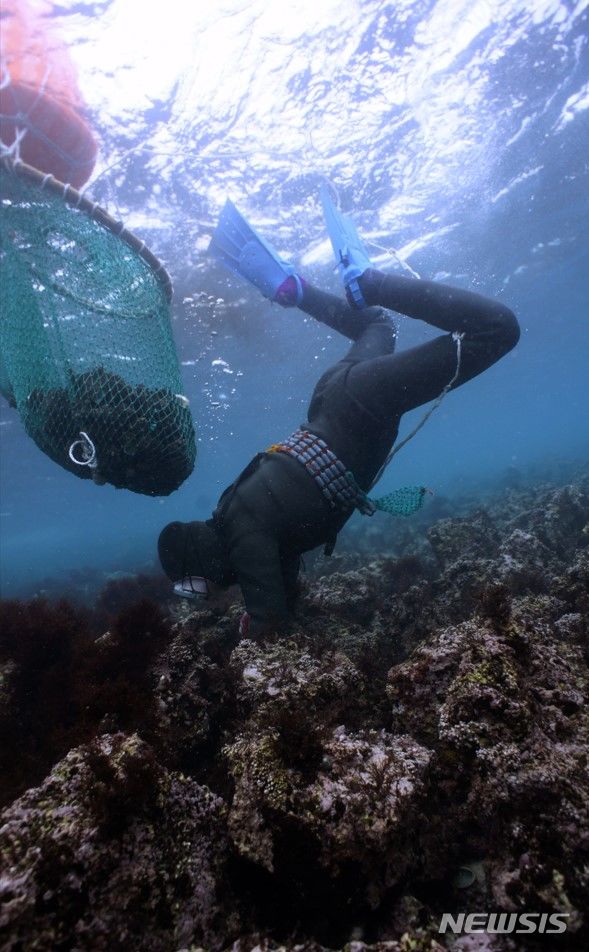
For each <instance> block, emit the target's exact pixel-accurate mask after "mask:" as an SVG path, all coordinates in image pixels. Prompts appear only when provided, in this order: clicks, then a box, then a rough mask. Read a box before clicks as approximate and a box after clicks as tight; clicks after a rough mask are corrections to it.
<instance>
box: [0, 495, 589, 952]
mask: <svg viewBox="0 0 589 952" xmlns="http://www.w3.org/2000/svg"><path fill="white" fill-rule="evenodd" d="M588 486H589V484H588V483H587V480H586V479H585V480H584V481H583V480H580V481H579V483H578V484H570V485H568V486H566V487H560V488H559V487H554V486H549V487H546V486H545V485H544V486H542V487H540V488H539V489H535V488H534V487H530V486H524V485H521V486H519V485H512V486H510V488H509V489H508V490H503V491H502V493H500V494H497V495H495V496H491V495H490V496H489V498H488V499H487V500H486V502H485V508H484V510H482V509H481V503H480V499H479V500H478V502H477V509H476V510H474V511H473V512H472V513H469V512H467V511H466V509H465V507H464V506H461V507H458V506H456V507H455V508H454V510H453V511H451V512H450V513H448V512H447V510H446V509H445V510H444V513H443V514H444V519H443V520H442V521H438V522H434V523H432V524H431V525H430V527H429V532H428V536H429V540H430V541H429V542H427V541H426V539H425V538H424V534H425V527H426V525H427V523H426V521H425V516H424V517H423V519H424V521H422V522H421V523H419V522H415V523H412V524H411V525H410V526H409V525H407V526H405V524H403V532H402V537H403V542H402V545H403V549H404V552H405V554H404V555H400V553H399V551H398V547H397V548H395V546H394V545H392V544H391V546H390V548H388V549H387V548H385V545H384V542H383V550H382V552H381V553H380V554H379V556H378V557H377V555H376V554H375V553H374V552H373V551H371V553H370V556H369V557H365V558H364V559H362V558H361V557H359V555H358V553H356V554H355V555H354V554H353V553H346V554H344V555H339V556H338V557H337V558H336V559H334V567H335V570H334V571H331V570H330V568H329V566H328V565H326V564H323V563H321V561H318V562H316V563H315V567H314V569H312V570H311V571H309V573H308V575H307V577H306V579H305V581H304V586H303V594H302V597H301V598H300V600H299V604H298V606H297V613H296V617H295V620H294V623H293V625H292V626H291V627H290V628H289V630H288V632H286V631H285V632H284V633H283V635H282V637H281V636H280V632H279V633H277V637H276V638H275V639H273V640H272V641H270V640H269V641H268V642H266V643H264V642H253V641H249V640H243V641H239V636H238V620H239V616H240V613H241V611H242V607H241V606H240V604H239V600H238V598H237V597H236V594H235V593H232V594H231V595H230V597H228V600H227V601H226V602H225V603H223V604H222V605H220V604H219V605H216V606H215V605H213V603H212V602H211V603H207V605H206V607H203V606H198V607H197V608H196V609H195V608H194V606H192V605H189V604H187V603H176V605H175V606H174V607H173V608H171V609H170V616H171V617H170V618H169V619H166V620H165V624H164V622H163V621H162V619H161V617H160V616H158V613H157V609H156V608H155V606H151V608H148V607H147V606H145V605H144V607H143V608H137V609H136V610H134V609H133V608H132V606H128V605H127V604H126V599H125V611H124V613H123V615H122V616H121V617H120V618H119V619H118V620H117V621H116V622H113V624H112V625H111V624H110V622H109V633H108V635H104V636H103V637H102V638H99V639H98V641H94V640H92V637H91V635H88V642H87V645H86V653H87V657H88V661H87V662H86V663H85V664H84V665H79V664H78V662H77V660H76V659H77V657H78V655H77V654H75V655H74V657H73V661H74V663H73V665H72V664H70V661H69V660H68V658H69V656H68V655H67V653H66V655H65V656H64V662H63V665H62V666H61V667H60V668H59V682H60V683H61V684H66V685H67V684H69V683H70V682H68V681H65V680H64V678H63V676H62V669H63V671H65V672H66V673H68V672H69V673H70V674H71V679H70V680H71V682H72V683H76V684H78V682H79V680H80V679H83V678H85V677H86V678H88V680H89V681H93V682H94V687H92V689H90V686H89V685H83V686H79V684H78V687H77V688H76V691H75V692H74V693H73V694H72V693H71V690H70V688H68V691H69V692H70V693H68V691H66V692H65V694H64V698H65V700H64V703H67V704H68V705H69V704H70V703H71V700H70V699H71V698H73V699H74V700H76V699H77V698H80V699H81V698H83V699H84V704H87V697H88V696H90V698H91V699H92V698H93V699H94V700H93V701H92V705H93V707H92V711H93V712H94V715H95V716H94V715H93V717H91V718H90V719H89V720H87V722H86V727H87V729H90V728H92V729H93V730H94V732H96V731H97V730H99V728H100V724H101V723H103V721H102V720H101V719H99V717H98V715H99V713H100V718H103V717H104V716H106V715H108V716H110V717H111V718H112V717H115V718H117V719H118V720H117V721H116V723H117V729H122V730H125V731H126V734H117V735H115V736H114V737H107V738H105V737H102V736H99V737H98V738H97V740H95V741H94V742H93V743H91V744H89V745H88V746H84V747H80V746H77V749H76V750H74V751H72V752H71V754H69V755H68V757H66V758H65V760H61V762H60V763H59V764H58V765H57V767H55V768H54V769H53V771H52V772H51V773H50V774H49V776H48V777H47V779H46V780H45V782H44V783H43V784H42V785H41V786H40V787H39V788H37V789H32V790H29V792H28V793H27V794H25V795H24V796H23V797H21V799H20V800H17V801H16V803H14V804H13V806H12V807H10V808H8V809H7V810H6V811H5V815H4V817H5V822H7V821H8V822H7V826H5V828H4V833H3V835H4V836H5V837H8V839H5V842H7V844H8V848H9V850H10V853H9V856H10V857H11V859H10V872H9V881H8V880H7V881H6V882H9V885H10V892H6V893H5V894H4V895H5V900H6V910H8V912H6V911H5V913H4V914H5V915H8V919H5V920H4V921H5V922H6V923H7V924H8V926H9V929H10V933H9V934H10V935H12V936H14V939H13V940H12V941H13V945H12V946H9V948H13V949H14V952H16V948H17V947H19V946H18V943H20V947H21V948H25V947H29V946H30V947H35V943H36V947H39V948H43V942H45V947H48V948H53V947H59V942H60V941H62V947H65V946H66V944H67V942H68V941H70V939H71V937H73V939H72V942H75V943H77V944H76V946H75V947H76V948H80V949H85V948H92V949H95V948H96V949H98V950H100V949H101V948H105V949H106V947H107V945H109V944H110V946H112V947H114V948H116V947H117V942H118V941H119V937H121V936H123V934H124V935H125V939H124V940H123V939H120V944H121V945H122V944H125V943H126V946H127V947H129V948H131V947H136V948H141V949H143V948H146V949H147V950H148V952H151V950H152V949H153V952H160V950H161V952H179V950H180V949H192V950H194V952H196V950H197V949H207V950H208V949H211V950H217V949H219V950H220V949H223V950H224V952H229V950H232V952H254V950H256V952H257V950H264V952H279V950H284V952H294V950H295V949H297V950H301V952H327V950H342V952H343V950H345V952H409V950H411V952H437V950H442V949H443V950H445V949H452V950H453V952H456V950H463V952H466V950H471V949H479V950H480V949H489V950H491V952H520V950H524V952H527V950H530V952H537V950H538V949H540V948H542V947H547V946H546V944H544V946H543V945H542V941H541V940H542V939H544V938H545V937H543V936H533V935H531V936H525V935H518V936H517V937H512V938H510V937H508V936H505V935H491V934H478V935H472V936H468V935H462V936H460V937H458V936H457V937H452V939H451V940H450V939H449V937H448V936H441V935H439V933H438V926H439V922H440V918H441V915H442V913H443V912H453V913H454V914H457V913H459V912H461V911H464V912H485V911H487V912H491V911H497V910H504V911H506V912H511V911H514V912H524V911H527V912H546V913H548V914H549V913H551V912H564V913H566V914H567V915H568V917H569V918H568V919H567V933H566V934H565V935H563V936H558V937H557V939H558V949H559V950H561V952H565V950H566V952H577V950H579V952H580V950H584V949H585V948H587V947H588V945H589V923H588V921H587V916H586V908H587V896H588V895H589V874H588V872H587V871H588V870H589V797H588V796H587V791H588V790H589V777H588V760H589V756H588V754H589V726H588V722H587V715H586V711H587V709H588V702H589V669H588V661H589V649H588V644H587V637H588V634H589V546H588V538H589V536H588V534H587V533H586V532H584V527H585V526H586V525H587V522H588V514H587V499H588V496H587V490H588ZM448 515H451V518H447V516H448ZM420 518H421V517H420ZM387 531H388V530H387ZM386 535H387V532H385V531H383V534H382V538H383V539H385V537H386ZM393 535H394V533H393V534H391V533H390V531H388V538H389V539H392V536H393ZM420 536H421V538H420ZM428 547H429V555H428V554H427V552H426V549H427V548H428ZM125 588H126V589H128V586H127V585H125ZM138 594H139V593H138ZM107 595H108V598H107V599H103V600H102V602H101V605H102V606H103V607H104V604H105V601H109V600H110V599H111V598H112V596H114V595H117V591H115V589H114V588H112V587H111V589H110V590H109V592H108V593H107ZM164 603H165V592H163V599H162V603H161V604H164ZM115 605H116V607H117V608H119V607H122V606H121V604H120V602H119V601H118V600H115ZM61 611H63V610H61ZM29 612H30V614H31V619H32V620H34V617H36V616H37V615H39V613H41V614H40V617H42V620H43V624H44V625H45V627H46V628H47V635H48V636H49V635H51V632H52V631H53V629H54V628H55V626H56V624H57V622H58V621H59V620H60V618H61V615H59V616H57V615H54V614H51V613H48V612H47V610H46V608H42V609H39V608H36V609H30V610H29ZM25 616H26V613H25V615H21V616H18V617H17V618H16V621H15V623H14V625H13V629H14V632H13V634H14V637H11V639H9V641H10V644H8V643H7V644H8V647H9V648H10V651H9V652H8V654H6V656H3V657H1V658H0V662H2V664H3V667H2V671H3V672H4V673H5V678H4V679H3V681H2V682H0V686H2V691H3V693H2V694H0V725H2V724H3V731H4V733H3V736H4V737H9V736H10V726H11V723H12V724H13V725H16V724H17V714H18V712H17V709H16V708H15V706H14V693H13V691H14V688H15V685H17V681H15V677H21V676H22V677H21V681H22V684H24V685H26V684H28V683H29V682H30V679H31V677H32V674H31V671H37V672H38V671H39V666H38V665H37V668H35V664H36V659H37V655H36V652H35V650H34V639H33V635H34V634H35V633H36V632H37V630H38V629H39V627H40V626H39V625H37V626H36V627H35V628H34V631H33V628H32V627H31V631H30V632H29V634H27V637H26V639H24V640H23V639H22V638H18V637H17V635H18V631H19V625H20V628H21V629H22V626H23V618H25ZM100 617H101V618H103V619H104V617H105V616H104V613H102V614H101V615H100ZM158 619H159V620H158ZM17 623H18V624H17ZM27 624H29V623H27ZM31 624H32V621H31ZM60 624H61V621H60ZM64 624H65V622H64ZM76 624H78V622H76ZM88 624H89V626H90V630H92V629H93V624H92V622H91V620H90V621H89V623H88ZM27 631H28V629H27ZM134 633H135V635H136V638H134V637H133V634H134ZM150 633H151V634H150ZM72 637H74V640H75V637H76V635H75V633H74V635H73V636H72ZM52 639H53V636H52V635H51V638H49V641H48V640H47V638H46V640H45V644H47V643H51V641H52ZM18 645H20V646H21V647H20V648H19V651H20V654H19V656H18V659H17V660H16V661H14V660H12V659H13V657H14V658H16V655H15V654H14V650H13V648H14V646H18ZM25 648H26V651H25V653H24V654H23V651H24V649H25ZM41 657H42V656H41ZM49 660H50V661H51V658H50V659H49ZM58 660H59V657H58ZM89 662H91V663H89ZM60 663H61V662H60ZM25 669H26V670H25ZM29 669H31V670H30V671H29ZM70 669H71V670H70ZM49 670H50V671H52V670H53V669H52V668H51V667H50V668H49ZM119 670H122V671H123V672H124V676H125V677H124V682H121V683H124V697H123V698H122V699H121V696H120V694H121V692H120V691H117V690H116V682H115V681H114V680H113V678H115V675H116V672H117V671H119ZM27 672H28V673H27ZM44 672H45V668H44V667H43V668H42V670H41V675H42V678H43V679H44V678H45V677H46V675H45V673H44ZM96 673H98V674H99V675H100V677H99V679H98V681H97V679H96V676H95V675H96ZM35 676H36V677H37V675H35ZM68 676H69V675H68ZM110 681H112V685H113V690H112V691H111V692H110V693H109V691H108V690H107V687H108V682H110ZM40 683H41V682H40ZM50 683H51V685H53V689H54V687H55V685H54V679H53V676H52V679H51V682H50ZM44 685H45V680H43V681H42V685H41V689H40V690H39V692H38V694H43V695H44V692H45V690H46V688H45V687H44ZM97 685H98V693H97ZM47 696H49V695H47ZM125 698H126V699H127V700H125ZM138 698H141V704H142V706H141V707H140V706H139V705H138V703H137V699H138ZM25 700H26V693H22V692H21V693H20V694H19V705H20V708H19V709H21V708H22V705H23V704H24V703H25ZM38 700H39V697H37V698H36V699H35V698H31V703H32V702H33V701H35V704H37V702H38ZM123 702H124V703H123ZM131 702H132V703H131ZM79 709H80V710H84V709H85V708H82V707H80V708H79ZM51 710H52V711H53V708H52V709H51ZM56 710H59V709H57V708H56ZM75 710H76V711H77V710H78V708H75ZM35 712H37V708H36V707H35V709H34V711H33V713H35ZM25 713H27V712H26V711H25ZM19 716H20V715H19ZM28 716H29V720H30V717H31V712H30V711H29V712H28ZM53 716H54V715H53V713H52V714H51V715H50V718H49V719H51V717H53ZM31 723H34V724H35V725H38V724H40V718H39V717H38V716H37V713H35V717H34V719H33V720H32V721H31ZM59 730H60V726H59V723H58V724H57V726H53V727H52V728H51V731H52V734H51V736H52V737H53V733H56V734H58V733H59ZM135 730H137V731H139V732H140V734H141V736H142V737H144V738H146V739H148V740H149V746H147V744H146V743H144V742H143V741H140V740H139V739H138V737H136V736H135V735H133V736H131V737H130V736H129V734H130V733H131V731H135ZM19 736H20V735H19ZM40 736H42V734H41V735H40ZM78 744H79V741H77V742H76V745H78ZM57 749H58V748H56V747H51V748H50V749H49V750H50V752H49V753H48V754H47V755H46V757H47V758H49V757H50V756H51V751H55V750H57ZM13 751H14V754H15V755H16V754H17V753H18V752H17V750H16V748H13ZM117 751H119V753H117ZM26 753H27V756H28V755H29V749H28V748H26ZM61 756H62V754H61V753H60V754H59V757H61ZM55 759H58V758H55ZM121 762H124V764H125V765H132V764H135V766H134V767H133V766H129V767H127V766H125V767H124V769H123V768H121V767H120V764H121ZM43 763H45V761H43ZM47 769H50V768H49V767H48V768H47ZM179 770H181V771H182V773H179V772H178V771H179ZM126 774H129V775H130V776H128V778H127V779H124V777H123V775H126ZM210 791H214V792H210ZM164 794H165V795H164ZM191 863H192V865H191ZM199 870H200V872H199ZM178 871H179V872H178ZM5 888H6V889H8V886H6V883H5ZM197 897H198V900H197ZM27 917H28V918H27ZM141 929H143V932H141V931H140V930H141ZM68 930H69V931H68ZM101 930H102V931H101ZM125 930H127V932H125ZM107 933H108V936H109V941H107ZM65 936H67V937H68V938H63V937H65ZM60 937H61V939H60ZM88 937H89V938H88ZM138 937H139V938H138ZM145 937H147V938H145ZM554 947H556V943H554Z"/></svg>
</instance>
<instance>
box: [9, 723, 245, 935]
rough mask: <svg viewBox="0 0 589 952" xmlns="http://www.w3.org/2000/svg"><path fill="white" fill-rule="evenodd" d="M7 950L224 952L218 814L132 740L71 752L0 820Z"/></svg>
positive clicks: (229, 920) (229, 924) (226, 921)
mask: <svg viewBox="0 0 589 952" xmlns="http://www.w3.org/2000/svg"><path fill="white" fill-rule="evenodd" d="M0 844H1V846H0V849H1V852H2V856H3V873H2V878H1V880H0V901H1V907H2V912H1V918H0V926H1V928H2V930H3V935H4V941H3V948H4V949H6V950H16V949H23V948H38V949H57V948H74V947H75V948H80V949H93V950H101V949H104V950H108V949H112V948H124V947H126V948H137V949H138V948H141V949H145V950H158V952H159V950H164V949H170V948H180V947H183V946H188V945H190V944H194V945H205V946H206V947H207V948H219V947H221V946H222V945H223V943H224V942H225V941H227V939H228V938H229V937H230V935H231V931H232V928H234V927H235V925H236V920H235V916H234V914H232V913H231V912H230V910H229V909H226V910H224V911H223V912H222V910H221V907H220V905H219V903H220V898H219V897H220V891H219V885H220V882H221V880H222V877H223V866H224V862H225V858H226V847H225V839H224V832H223V806H222V803H221V801H220V800H219V799H218V798H217V797H215V796H214V795H213V794H211V793H210V791H208V790H206V789H205V788H203V787H200V786H199V785H198V784H197V783H195V782H194V781H193V780H190V779H188V778H187V777H183V776H181V775H178V774H171V773H168V772H166V771H165V770H162V769H161V768H160V767H159V766H158V765H157V762H156V761H155V758H154V755H153V752H152V750H151V749H150V748H149V747H148V746H147V745H146V744H144V743H143V742H142V741H140V740H139V738H138V737H137V736H136V735H135V736H130V737H127V736H124V735H121V734H117V735H113V736H109V735H103V736H102V737H100V738H99V739H98V740H97V741H96V742H95V743H93V744H92V745H90V746H89V747H81V748H78V749H77V750H73V751H72V752H71V753H69V754H68V755H67V757H66V758H65V759H64V760H63V761H61V762H60V763H59V764H58V765H57V766H56V767H55V768H54V770H53V771H52V772H51V774H50V775H49V777H48V778H47V779H46V780H45V782H44V783H43V784H42V786H40V787H38V788H34V789H31V790H29V791H28V792H27V793H26V794H25V795H24V796H23V797H22V798H21V799H20V800H17V801H16V802H15V803H14V804H13V805H12V806H11V807H9V808H8V809H7V810H5V811H4V813H3V815H2V827H1V831H0Z"/></svg>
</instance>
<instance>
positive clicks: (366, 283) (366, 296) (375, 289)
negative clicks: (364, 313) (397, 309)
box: [346, 266, 384, 308]
mask: <svg viewBox="0 0 589 952" xmlns="http://www.w3.org/2000/svg"><path fill="white" fill-rule="evenodd" d="M383 277H384V274H383V273H382V271H377V270H376V268H373V267H372V266H370V267H368V268H366V270H365V271H363V272H362V274H360V275H359V276H358V277H357V278H356V279H355V280H356V284H357V285H358V294H359V295H360V297H361V299H362V300H363V301H364V303H363V304H358V303H357V299H356V297H353V296H351V295H350V294H349V291H348V288H347V287H346V297H347V299H348V303H349V304H351V306H352V307H355V308H362V307H372V306H373V305H374V304H379V303H380V301H379V299H380V285H381V282H382V279H383Z"/></svg>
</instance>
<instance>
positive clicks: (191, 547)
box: [158, 522, 235, 585]
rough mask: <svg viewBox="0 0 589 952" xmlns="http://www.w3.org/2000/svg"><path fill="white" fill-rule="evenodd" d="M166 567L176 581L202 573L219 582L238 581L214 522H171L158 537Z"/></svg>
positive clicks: (169, 576) (161, 558) (163, 566)
mask: <svg viewBox="0 0 589 952" xmlns="http://www.w3.org/2000/svg"><path fill="white" fill-rule="evenodd" d="M158 553H159V557H160V562H161V563H162V568H163V570H164V572H165V573H166V575H167V576H168V578H170V579H171V580H172V581H173V582H176V581H178V580H181V579H184V578H187V577H188V576H191V575H194V576H201V577H202V578H206V579H210V581H212V582H215V583H216V584H217V585H230V584H231V583H232V582H233V581H235V578H234V574H233V572H232V570H231V566H230V564H229V560H228V558H227V555H226V552H225V548H224V546H223V541H222V539H221V538H220V536H219V534H218V533H217V532H216V530H215V529H214V527H213V525H212V522H170V523H168V525H167V526H165V527H164V529H162V531H161V533H160V537H159V540H158Z"/></svg>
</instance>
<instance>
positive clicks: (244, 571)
mask: <svg viewBox="0 0 589 952" xmlns="http://www.w3.org/2000/svg"><path fill="white" fill-rule="evenodd" d="M230 559H231V564H232V566H233V568H234V570H235V573H236V575H237V579H238V582H239V585H240V587H241V591H242V593H243V599H244V602H245V607H246V610H247V612H248V614H249V615H250V618H251V622H250V632H251V633H252V634H253V635H254V636H259V635H260V634H263V633H264V632H266V631H277V632H280V631H281V630H282V629H284V628H285V627H286V626H287V625H288V622H289V611H288V595H287V592H286V588H285V585H284V579H283V574H282V566H281V561H280V552H279V548H278V542H277V540H276V539H275V538H274V536H273V535H272V534H271V533H269V532H267V531H265V530H258V531H253V532H247V533H244V534H243V535H241V536H240V538H239V539H238V540H237V541H236V542H235V543H234V544H233V545H232V546H231V550H230Z"/></svg>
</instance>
